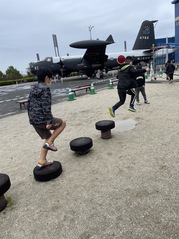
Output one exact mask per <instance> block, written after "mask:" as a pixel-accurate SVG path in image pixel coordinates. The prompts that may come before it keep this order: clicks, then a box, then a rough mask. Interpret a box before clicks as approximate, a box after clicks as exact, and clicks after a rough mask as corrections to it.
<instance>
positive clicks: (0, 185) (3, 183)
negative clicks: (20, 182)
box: [0, 173, 11, 196]
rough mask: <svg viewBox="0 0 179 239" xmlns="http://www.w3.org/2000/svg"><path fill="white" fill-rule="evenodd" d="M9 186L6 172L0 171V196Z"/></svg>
mask: <svg viewBox="0 0 179 239" xmlns="http://www.w3.org/2000/svg"><path fill="white" fill-rule="evenodd" d="M10 186H11V182H10V178H9V176H8V175H7V174H3V173H0V196H2V195H4V193H6V192H7V191H8V189H9V188H10Z"/></svg>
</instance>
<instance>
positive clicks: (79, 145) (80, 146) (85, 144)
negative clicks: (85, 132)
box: [70, 137, 93, 154]
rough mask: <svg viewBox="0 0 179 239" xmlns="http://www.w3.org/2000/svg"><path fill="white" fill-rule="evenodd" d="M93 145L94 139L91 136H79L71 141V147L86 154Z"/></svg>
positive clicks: (78, 152)
mask: <svg viewBox="0 0 179 239" xmlns="http://www.w3.org/2000/svg"><path fill="white" fill-rule="evenodd" d="M92 146H93V141H92V139H91V138H89V137H79V138H76V139H73V140H72V141H71V142H70V148H71V150H72V151H75V152H76V153H77V154H86V153H88V152H89V150H90V148H91V147H92Z"/></svg>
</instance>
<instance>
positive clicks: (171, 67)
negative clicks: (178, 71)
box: [166, 63, 175, 75]
mask: <svg viewBox="0 0 179 239" xmlns="http://www.w3.org/2000/svg"><path fill="white" fill-rule="evenodd" d="M174 71H175V66H174V65H173V64H172V63H167V65H166V74H167V75H169V74H173V73H174Z"/></svg>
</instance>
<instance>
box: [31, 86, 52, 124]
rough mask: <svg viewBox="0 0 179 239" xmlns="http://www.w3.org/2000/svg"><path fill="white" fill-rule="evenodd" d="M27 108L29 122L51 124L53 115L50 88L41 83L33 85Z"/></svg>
mask: <svg viewBox="0 0 179 239" xmlns="http://www.w3.org/2000/svg"><path fill="white" fill-rule="evenodd" d="M27 110H28V116H29V122H30V124H33V125H39V124H51V123H52V118H53V116H52V113H51V92H50V88H49V87H47V86H46V85H44V84H42V83H38V84H36V85H34V87H33V88H32V90H31V91H30V94H29V100H28V104H27Z"/></svg>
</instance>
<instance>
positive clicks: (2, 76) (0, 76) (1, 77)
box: [0, 71, 6, 80]
mask: <svg viewBox="0 0 179 239" xmlns="http://www.w3.org/2000/svg"><path fill="white" fill-rule="evenodd" d="M5 79H6V75H4V74H3V73H2V71H0V80H5Z"/></svg>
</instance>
